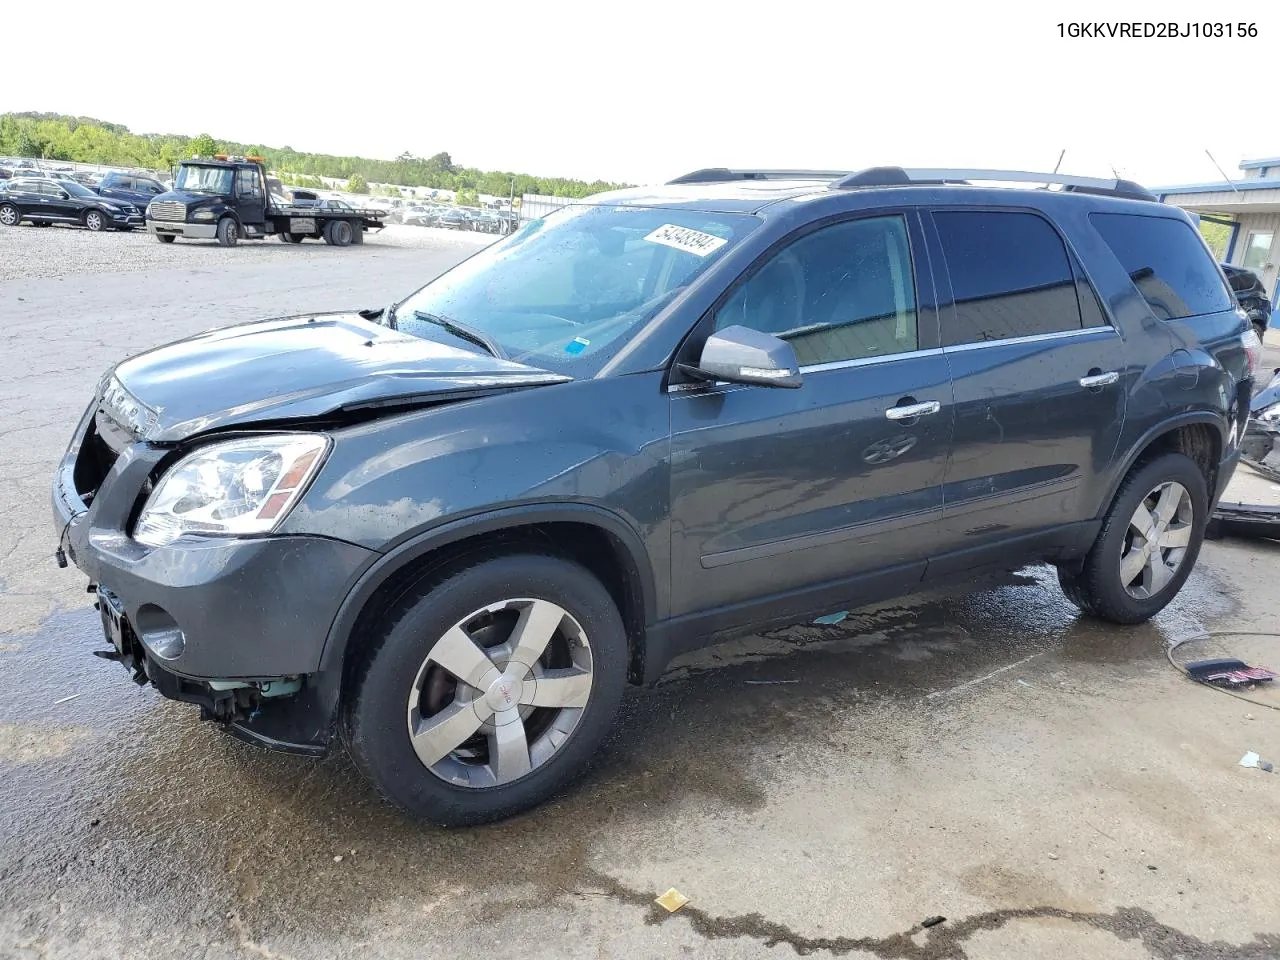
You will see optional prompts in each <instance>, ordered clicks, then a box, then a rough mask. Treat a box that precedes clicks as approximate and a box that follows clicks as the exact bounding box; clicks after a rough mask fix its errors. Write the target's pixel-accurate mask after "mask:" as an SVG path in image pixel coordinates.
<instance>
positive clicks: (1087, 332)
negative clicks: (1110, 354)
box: [942, 325, 1119, 352]
mask: <svg viewBox="0 0 1280 960" xmlns="http://www.w3.org/2000/svg"><path fill="white" fill-rule="evenodd" d="M1102 334H1106V335H1110V336H1114V337H1118V336H1119V333H1117V332H1116V328H1115V327H1113V326H1110V325H1107V326H1103V327H1081V328H1080V329H1079V330H1055V331H1054V332H1053V333H1033V334H1029V335H1028V336H1025V337H1004V338H1002V339H1000V340H975V341H973V342H971V343H957V344H955V345H954V346H950V347H943V348H942V349H943V350H947V351H952V352H955V351H959V350H981V349H982V348H984V347H1001V346H1005V345H1007V344H1010V343H1040V342H1042V341H1048V340H1074V339H1075V338H1076V337H1093V336H1098V335H1102Z"/></svg>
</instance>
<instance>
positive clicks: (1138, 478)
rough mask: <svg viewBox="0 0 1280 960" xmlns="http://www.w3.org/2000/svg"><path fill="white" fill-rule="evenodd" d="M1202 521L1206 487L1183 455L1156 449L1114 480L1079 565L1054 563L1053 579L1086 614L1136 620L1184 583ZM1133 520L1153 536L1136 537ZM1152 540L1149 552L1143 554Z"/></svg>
mask: <svg viewBox="0 0 1280 960" xmlns="http://www.w3.org/2000/svg"><path fill="white" fill-rule="evenodd" d="M1139 507H1142V510H1143V511H1145V519H1146V520H1147V521H1151V522H1150V523H1146V522H1145V521H1144V520H1143V517H1142V516H1140V513H1141V511H1139ZM1208 520H1209V493H1208V487H1207V485H1206V483H1205V479H1204V475H1203V474H1202V473H1201V472H1200V468H1199V467H1197V466H1196V465H1195V463H1194V462H1193V461H1192V460H1191V459H1190V458H1189V457H1186V456H1184V455H1183V454H1180V453H1162V454H1159V455H1158V456H1156V457H1154V458H1152V459H1149V460H1146V461H1140V462H1139V463H1138V464H1137V465H1136V466H1134V468H1133V469H1132V470H1131V471H1130V472H1129V475H1128V476H1127V477H1125V479H1124V482H1123V483H1121V484H1120V489H1119V490H1118V491H1117V492H1116V496H1115V499H1114V500H1113V501H1112V503H1111V507H1110V509H1109V510H1108V511H1107V515H1106V517H1105V518H1104V519H1103V522H1102V529H1101V530H1100V531H1099V532H1098V538H1097V539H1096V540H1095V541H1094V543H1093V546H1092V548H1090V550H1089V553H1088V554H1087V555H1086V557H1085V560H1084V565H1083V568H1082V569H1081V571H1080V572H1079V573H1071V572H1068V571H1066V570H1063V569H1061V568H1059V570H1058V582H1059V583H1060V584H1061V585H1062V589H1063V592H1064V593H1065V594H1066V595H1067V599H1068V600H1070V601H1071V602H1072V603H1074V604H1075V605H1076V606H1077V607H1079V608H1080V609H1081V610H1082V611H1083V612H1084V613H1086V614H1089V615H1091V616H1095V617H1098V618H1100V619H1102V620H1109V621H1111V622H1112V623H1122V624H1131V623H1142V622H1143V621H1145V620H1149V619H1150V618H1151V617H1153V616H1155V615H1156V614H1157V613H1159V612H1160V611H1161V610H1163V609H1164V608H1165V607H1166V606H1167V605H1168V604H1169V602H1170V601H1171V600H1172V599H1173V598H1174V597H1176V596H1177V595H1178V591H1179V590H1181V589H1182V585H1183V584H1184V583H1186V580H1187V577H1189V576H1190V575H1191V570H1192V568H1193V567H1194V566H1195V562H1196V557H1197V556H1199V554H1200V545H1201V543H1202V542H1203V541H1204V532H1205V527H1206V525H1207V524H1208ZM1140 523H1141V524H1142V525H1143V526H1144V527H1145V529H1146V531H1147V533H1148V534H1150V533H1152V532H1155V533H1156V536H1155V537H1154V538H1150V539H1149V538H1148V537H1143V536H1142V534H1141V533H1140V532H1139V526H1138V525H1139V524H1140ZM1161 524H1163V526H1161ZM1152 541H1154V543H1155V544H1156V545H1157V547H1158V549H1157V550H1156V553H1155V555H1151V554H1149V553H1144V550H1149V547H1148V546H1147V545H1148V544H1150V543H1151V542H1152ZM1126 561H1128V562H1126ZM1126 576H1127V577H1129V578H1130V579H1128V580H1126Z"/></svg>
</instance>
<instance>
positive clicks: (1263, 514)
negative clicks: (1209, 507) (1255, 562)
mask: <svg viewBox="0 0 1280 960" xmlns="http://www.w3.org/2000/svg"><path fill="white" fill-rule="evenodd" d="M1240 463H1241V465H1242V466H1243V467H1244V469H1242V470H1237V471H1236V474H1235V476H1234V477H1233V478H1232V481H1231V483H1230V484H1229V485H1228V487H1227V489H1226V490H1225V491H1224V492H1223V494H1222V498H1221V499H1220V500H1219V501H1218V504H1217V507H1216V509H1215V510H1214V513H1213V521H1212V524H1211V529H1210V534H1211V535H1213V536H1222V535H1232V536H1240V537H1265V538H1269V539H1280V424H1278V423H1276V422H1274V421H1272V422H1267V421H1263V420H1261V419H1258V418H1256V417H1255V418H1253V419H1251V420H1250V421H1249V425H1248V427H1247V429H1246V430H1245V435H1244V439H1243V440H1242V441H1241V443H1240Z"/></svg>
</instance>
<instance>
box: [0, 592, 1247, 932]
mask: <svg viewBox="0 0 1280 960" xmlns="http://www.w3.org/2000/svg"><path fill="white" fill-rule="evenodd" d="M1224 603H1226V601H1225V600H1224V599H1223V594H1222V592H1221V590H1220V589H1219V588H1218V585H1216V584H1214V583H1213V582H1212V581H1210V580H1209V579H1208V578H1207V577H1205V576H1198V577H1197V578H1195V579H1194V580H1193V582H1192V584H1191V585H1190V586H1189V587H1188V588H1187V589H1186V590H1185V591H1184V593H1183V596H1182V597H1181V598H1180V599H1179V601H1178V603H1177V606H1176V608H1172V609H1171V610H1170V612H1169V613H1168V614H1166V615H1163V616H1162V618H1161V619H1160V621H1159V622H1158V623H1156V624H1151V625H1146V626H1141V627H1135V628H1130V629H1127V630H1118V629H1116V628H1114V627H1110V626H1106V625H1103V624H1100V623H1096V622H1093V621H1085V620H1079V619H1077V617H1076V614H1075V611H1074V609H1073V608H1071V607H1070V606H1069V605H1068V604H1067V603H1066V601H1065V600H1064V599H1062V598H1061V595H1060V594H1059V593H1058V591H1057V588H1056V584H1055V583H1053V581H1052V576H1051V574H1050V573H1048V572H1046V571H1044V570H1039V569H1037V570H1033V571H1031V572H1030V573H1023V574H1020V575H1017V576H1014V577H1011V578H1006V579H1005V580H1004V581H1002V582H1001V583H1000V584H998V585H997V586H995V587H994V588H992V589H988V590H984V591H982V592H980V593H976V594H971V595H967V596H956V597H943V598H937V599H932V600H929V601H926V602H920V603H908V604H901V603H900V604H887V605H882V606H880V607H876V608H871V609H868V610H862V611H854V612H853V613H851V614H850V616H849V617H848V618H846V619H845V620H844V621H843V622H841V623H839V624H835V625H803V626H798V627H792V628H789V629H786V630H778V631H772V632H770V633H768V634H766V635H765V636H762V637H757V638H750V639H748V640H744V641H739V642H736V643H734V644H729V645H724V646H721V647H718V648H715V649H712V650H709V651H704V652H701V653H699V654H696V655H693V656H691V657H688V658H684V659H683V660H682V661H681V663H680V664H678V665H677V668H676V669H675V670H674V671H673V672H672V673H671V674H669V675H668V677H667V678H664V680H663V681H662V682H661V683H660V684H659V685H658V686H657V687H656V688H654V689H649V690H637V691H632V692H630V693H629V695H628V696H627V697H626V699H625V700H624V704H623V708H622V711H621V714H620V717H619V720H618V724H617V727H616V729H615V732H614V734H613V736H612V738H611V739H610V740H609V742H608V743H607V744H606V746H605V748H604V750H603V751H602V754H601V756H600V757H599V759H598V761H597V763H596V765H595V767H594V768H593V770H592V772H591V773H590V774H589V775H588V776H587V777H586V778H585V779H584V781H582V782H581V783H579V784H578V785H577V787H576V788H574V789H573V790H572V791H571V792H570V793H568V794H566V795H565V796H563V797H561V798H559V799H558V800H555V801H553V802H551V803H549V804H546V805H544V806H542V807H540V808H538V809H537V810H534V811H531V812H530V813H527V814H524V815H523V816H520V817H517V818H515V819H513V820H509V821H506V822H504V823H500V824H496V825H493V826H489V827H485V828H478V829H472V830H453V831H446V830H440V829H436V828H431V827H426V826H422V825H420V824H417V823H414V822H411V821H409V820H408V819H407V818H405V817H403V816H402V815H400V814H399V813H398V812H397V811H395V810H394V809H392V808H390V807H389V806H388V805H386V804H385V803H383V802H382V801H381V800H380V799H379V798H378V797H377V796H376V795H375V794H374V792H373V791H372V789H371V788H370V787H369V786H368V785H367V784H366V783H365V782H364V781H363V780H362V779H361V778H360V777H359V775H358V774H357V773H356V772H355V770H354V768H353V767H352V765H351V764H350V762H349V761H348V759H347V758H346V757H345V755H343V754H342V753H341V751H338V752H336V753H335V755H333V756H331V757H329V758H327V759H325V760H323V761H314V760H308V759H305V758H298V757H290V756H283V755H279V754H270V753H266V752H264V751H260V750H256V749H254V748H252V747H249V746H246V745H244V744H241V743H239V742H238V741H234V740H232V739H230V738H229V737H226V736H225V735H223V734H222V733H221V732H220V731H219V730H217V729H216V728H215V727H214V726H213V725H211V724H205V723H200V722H199V721H198V720H197V718H196V712H195V710H194V709H192V708H190V707H187V706H185V705H181V704H173V703H168V702H166V701H164V700H163V699H162V698H160V697H159V695H158V694H156V693H155V692H154V691H151V690H146V689H142V688H139V687H137V686H136V685H134V684H133V683H131V682H130V681H129V679H128V677H127V675H126V673H125V671H123V670H122V669H120V668H119V667H118V666H116V665H114V664H111V663H108V662H106V661H102V660H99V659H96V658H93V657H91V656H89V655H88V654H89V651H90V650H92V649H95V648H98V647H100V646H101V643H102V641H101V635H100V627H99V625H98V620H97V617H96V614H94V612H93V611H92V610H86V611H82V612H77V613H62V614H58V615H56V616H55V617H53V618H51V619H50V620H49V621H48V622H46V623H45V624H44V626H43V627H42V629H41V630H40V631H39V632H37V633H36V634H33V635H27V636H24V637H23V638H22V643H21V648H20V649H18V650H9V651H6V652H5V653H4V654H3V663H4V665H5V667H6V669H5V671H3V672H0V704H3V705H4V706H3V711H4V712H3V715H2V716H0V721H2V722H3V724H4V726H0V861H5V862H7V863H10V864H11V865H12V868H11V869H10V870H9V871H7V873H6V874H5V875H4V876H0V899H4V900H9V901H11V902H12V901H13V900H14V899H15V898H16V897H18V896H20V897H21V899H23V900H25V901H28V902H35V901H38V900H39V899H41V898H44V897H48V896H49V895H51V893H52V892H54V891H59V895H60V896H62V897H63V898H66V899H75V898H77V897H84V898H85V899H86V900H90V901H96V902H99V903H106V902H110V899H111V898H112V897H114V896H116V895H118V891H119V890H121V889H129V890H130V891H132V894H131V895H132V896H133V897H134V898H135V899H137V900H139V901H142V902H145V903H146V904H147V905H148V908H149V909H151V910H152V911H153V912H154V911H166V910H177V911H181V912H182V913H183V915H191V916H192V917H193V921H199V920H200V919H205V920H207V921H208V922H210V923H219V922H221V919H222V917H223V916H224V914H225V912H226V911H233V912H234V913H235V915H236V916H237V917H241V918H244V919H245V921H246V922H251V923H253V924H254V925H255V926H259V925H262V926H266V927H267V928H270V927H272V926H275V925H282V926H287V927H289V928H299V927H301V928H304V929H313V930H326V929H337V928H347V927H348V926H349V925H355V924H358V923H360V922H364V921H366V920H367V918H368V916H369V912H370V911H371V910H374V909H377V906H378V905H379V904H388V903H392V902H400V901H403V900H405V899H406V898H407V899H408V900H410V901H416V902H435V901H437V900H439V899H440V898H441V897H442V896H443V895H444V892H447V891H449V890H455V891H456V890H471V891H475V890H476V889H477V888H478V887H481V886H484V885H486V884H487V883H488V881H487V880H486V877H488V876H491V875H492V874H491V873H490V872H489V871H485V870H477V867H476V865H477V864H484V863H498V862H500V863H502V864H504V869H503V870H502V871H500V876H501V882H500V884H499V883H497V882H495V883H494V884H493V885H494V886H495V887H497V886H501V887H502V888H503V889H504V890H506V891H527V892H526V893H519V894H517V895H512V896H505V897H502V896H495V897H493V898H490V897H488V896H485V897H483V898H477V897H474V896H473V897H471V898H466V897H464V898H461V899H460V900H459V899H458V898H454V899H453V900H452V901H451V902H453V903H454V906H453V907H452V908H451V909H458V910H464V911H465V910H473V911H474V910H479V909H481V908H480V906H479V904H478V903H477V902H476V901H477V900H478V899H483V900H485V902H486V904H487V905H486V906H484V911H485V912H486V915H487V916H491V915H492V914H493V913H494V911H495V910H499V909H524V908H526V907H527V906H529V905H530V904H533V903H535V902H536V903H542V902H545V900H546V899H548V898H555V897H557V896H559V895H561V894H563V893H566V892H568V891H571V890H573V889H575V888H576V886H577V885H578V884H579V882H580V878H581V877H582V876H583V875H584V870H585V869H586V866H587V864H588V862H589V860H590V857H591V853H592V849H593V847H594V846H595V845H596V842H597V841H598V840H601V839H603V838H605V837H607V836H616V835H617V830H618V829H619V828H620V827H621V826H623V825H625V824H633V823H636V822H643V821H645V820H647V819H654V818H663V817H668V816H671V815H672V812H673V810H675V809H678V807H679V805H680V804H681V803H685V802H696V803H699V804H703V805H706V804H711V805H715V806H718V807H719V808H722V809H724V810H725V811H726V812H730V813H731V812H732V811H735V810H738V811H751V810H755V809H758V808H759V807H760V806H762V805H763V804H764V803H765V799H766V789H767V786H768V784H767V776H768V775H767V773H765V772H763V771H762V768H761V763H760V761H761V759H762V757H763V756H764V754H765V752H766V751H772V750H777V749H782V750H788V749H793V748H792V746H791V745H792V744H795V745H797V746H795V747H794V749H801V748H803V749H806V750H810V751H813V750H821V749H822V744H823V743H828V742H831V741H830V738H831V736H832V733H831V731H832V729H833V725H835V726H839V727H840V728H841V729H842V731H843V732H842V733H841V736H843V737H846V738H847V737H849V736H850V735H851V734H850V733H849V730H850V729H851V728H853V729H855V730H856V731H857V732H856V733H855V734H853V735H854V736H857V737H862V738H864V739H865V740H866V741H867V742H868V743H873V744H874V743H885V742H893V738H894V737H895V736H899V735H900V730H897V729H896V728H897V726H898V725H899V724H908V723H922V722H927V719H928V717H929V711H930V707H929V704H928V702H927V701H926V700H925V699H924V696H925V695H926V694H927V693H929V692H933V691H937V690H941V689H946V688H950V687H954V686H957V685H963V684H965V683H967V682H969V681H971V680H972V679H973V678H981V677H983V676H984V675H986V674H989V673H990V672H991V671H993V670H998V669H999V668H1001V667H1003V666H1005V665H1007V664H1009V663H1011V662H1014V661H1018V660H1020V659H1022V658H1028V657H1030V656H1032V655H1044V659H1043V660H1038V661H1037V663H1044V664H1045V668H1044V669H1049V668H1051V667H1052V668H1054V669H1058V668H1062V667H1069V668H1073V669H1074V668H1078V667H1080V666H1082V665H1086V664H1099V665H1103V666H1105V667H1106V669H1108V670H1125V671H1131V672H1135V673H1137V674H1141V673H1142V672H1144V671H1149V670H1153V669H1157V668H1158V667H1161V665H1163V663H1164V659H1163V648H1164V644H1165V642H1166V638H1167V636H1169V635H1176V634H1177V633H1178V632H1180V631H1183V628H1184V627H1185V626H1186V622H1188V620H1189V617H1190V614H1188V613H1187V612H1185V611H1192V610H1194V611H1196V613H1197V614H1200V615H1206V614H1208V613H1210V612H1212V611H1213V610H1214V609H1216V608H1217V607H1220V606H1222V605H1223V604H1224ZM1183 632H1185V631H1183ZM780 679H781V680H794V681H798V682H795V683H786V684H777V683H772V682H759V681H776V680H780ZM1010 679H1012V676H1011V677H1010ZM752 681H755V682H752ZM979 689H980V688H979ZM75 693H78V694H80V696H78V697H77V698H76V699H75V700H72V701H69V702H65V703H62V704H59V705H56V706H55V705H54V701H55V700H58V699H61V698H63V697H66V696H68V695H70V694H75ZM69 731H75V733H74V735H73V734H72V733H70V732H69ZM6 736H12V738H13V740H14V741H15V742H20V743H28V744H32V745H34V746H31V747H28V748H25V749H27V750H28V751H34V753H29V754H22V753H21V752H20V751H21V749H23V748H18V750H19V752H18V753H14V752H13V751H10V752H9V753H7V754H6V752H5V747H4V744H5V743H6V739H5V738H6ZM801 745H802V747H801ZM15 760H20V761H21V762H14V761H15ZM335 856H341V857H342V858H343V859H342V860H341V861H340V862H335V860H334V857H335ZM14 884H20V887H17V888H15V887H14V886H13V885H14ZM6 887H7V888H9V889H7V890H6ZM317 889H324V890H326V895H325V896H323V897H318V896H316V895H315V891H316V890H317ZM19 890H20V891H21V893H20V894H19V893H18V891H19ZM495 903H499V904H501V905H503V906H495Z"/></svg>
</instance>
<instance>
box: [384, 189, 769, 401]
mask: <svg viewBox="0 0 1280 960" xmlns="http://www.w3.org/2000/svg"><path fill="white" fill-rule="evenodd" d="M758 222H759V221H757V220H756V219H755V218H754V217H751V216H746V215H739V214H729V213H707V212H703V211H696V210H674V209H672V210H664V209H654V208H647V207H607V206H592V205H581V204H580V205H574V206H568V207H564V208H562V209H560V210H557V211H555V212H554V213H552V214H550V215H549V216H547V217H546V218H545V219H542V220H532V221H530V222H529V223H527V224H525V225H524V226H523V227H522V228H521V229H519V230H517V231H516V232H515V233H513V234H512V235H511V236H509V237H507V238H506V239H505V240H500V241H498V242H497V243H495V244H493V245H491V246H489V247H487V248H485V249H484V250H482V251H480V252H479V253H477V254H476V255H475V256H473V257H471V258H469V259H467V260H465V261H463V262H462V263H460V264H459V265H458V266H456V267H454V268H453V269H452V270H450V271H449V272H448V273H446V274H444V275H443V276H441V277H439V278H437V279H436V280H433V281H432V282H431V283H429V284H427V285H426V286H425V287H423V288H422V289H421V290H419V291H418V292H417V293H414V294H412V295H411V296H409V297H408V298H406V299H405V300H404V301H403V302H401V303H400V304H398V305H397V306H396V307H395V320H396V324H397V325H398V326H399V327H400V329H401V330H404V331H405V332H407V333H411V334H414V335H415V336H420V337H424V338H428V339H436V338H438V337H441V336H445V337H448V336H450V334H449V333H448V332H447V331H445V330H444V329H443V328H442V327H441V326H440V325H439V323H438V322H433V321H432V320H429V319H427V318H428V317H435V318H439V319H444V320H451V321H454V322H455V323H458V324H462V325H465V326H468V327H472V328H474V329H475V330H478V331H480V332H481V333H484V334H486V335H487V336H488V337H490V338H492V339H493V340H494V341H496V342H497V343H498V345H499V346H501V347H502V349H503V351H504V352H505V353H506V354H507V356H508V357H510V358H511V359H512V360H518V361H521V362H523V363H528V364H531V365H533V366H537V367H544V368H547V369H552V370H557V371H562V372H566V373H569V374H570V375H578V376H584V375H586V376H589V375H590V374H591V373H592V371H593V370H596V369H599V368H600V367H601V366H603V365H604V363H605V362H606V361H607V360H608V359H609V358H610V357H611V356H612V355H613V354H614V353H616V352H617V351H618V350H619V349H621V347H622V346H623V345H624V344H625V343H626V338H627V335H628V334H630V333H632V332H634V331H635V330H636V329H637V328H638V327H639V326H640V325H641V324H643V323H644V322H645V321H647V320H649V319H650V318H651V317H653V316H654V315H655V314H656V313H657V312H658V311H659V310H660V309H662V308H663V307H664V306H666V305H667V304H668V303H670V302H671V300H673V299H674V298H675V296H676V295H677V294H678V293H679V292H680V291H681V290H682V289H684V287H686V286H687V285H688V284H689V283H691V282H692V281H693V280H694V278H696V277H697V276H698V275H699V274H701V273H702V272H703V271H704V270H706V269H707V267H708V266H710V265H711V264H712V263H714V262H715V261H716V260H717V259H719V258H720V257H721V256H723V255H724V253H725V251H726V250H727V249H729V248H730V247H731V246H732V245H733V244H734V243H736V242H738V241H739V240H741V239H742V237H744V236H746V234H747V233H749V232H750V231H751V230H752V229H754V227H755V226H756V225H757V224H758ZM415 311H417V312H419V313H421V314H422V315H423V316H422V317H420V318H415V317H414V315H413V314H414V312H415ZM462 343H463V344H465V341H462Z"/></svg>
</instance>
